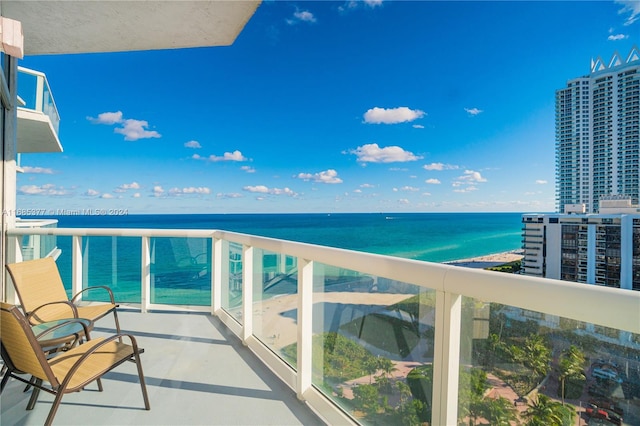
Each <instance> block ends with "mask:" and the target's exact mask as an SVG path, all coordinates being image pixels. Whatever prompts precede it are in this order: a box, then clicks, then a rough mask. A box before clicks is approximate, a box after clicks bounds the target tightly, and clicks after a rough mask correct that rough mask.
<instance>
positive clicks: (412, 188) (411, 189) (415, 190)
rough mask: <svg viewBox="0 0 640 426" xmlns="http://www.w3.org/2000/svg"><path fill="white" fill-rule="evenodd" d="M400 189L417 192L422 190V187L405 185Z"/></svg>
mask: <svg viewBox="0 0 640 426" xmlns="http://www.w3.org/2000/svg"><path fill="white" fill-rule="evenodd" d="M400 191H410V192H417V191H420V188H416V187H415V186H408V185H406V186H403V187H402V188H400Z"/></svg>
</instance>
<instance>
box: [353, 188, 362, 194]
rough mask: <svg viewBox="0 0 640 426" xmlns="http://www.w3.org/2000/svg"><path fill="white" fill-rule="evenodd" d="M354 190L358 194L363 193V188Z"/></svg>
mask: <svg viewBox="0 0 640 426" xmlns="http://www.w3.org/2000/svg"><path fill="white" fill-rule="evenodd" d="M353 192H355V193H356V194H362V189H354V190H353Z"/></svg>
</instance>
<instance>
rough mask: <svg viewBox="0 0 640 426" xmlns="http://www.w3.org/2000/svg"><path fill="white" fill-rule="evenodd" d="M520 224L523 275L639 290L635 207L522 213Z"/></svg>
mask: <svg viewBox="0 0 640 426" xmlns="http://www.w3.org/2000/svg"><path fill="white" fill-rule="evenodd" d="M636 207H637V206H636ZM638 210H640V209H638ZM522 225H523V226H522V235H523V240H522V242H523V248H524V258H523V261H522V270H523V273H524V274H525V275H532V276H538V277H545V278H554V279H561V280H565V281H574V282H581V283H587V284H595V285H602V286H607V287H616V288H621V289H627V290H640V211H638V212H637V213H635V214H622V213H612V214H525V215H523V216H522Z"/></svg>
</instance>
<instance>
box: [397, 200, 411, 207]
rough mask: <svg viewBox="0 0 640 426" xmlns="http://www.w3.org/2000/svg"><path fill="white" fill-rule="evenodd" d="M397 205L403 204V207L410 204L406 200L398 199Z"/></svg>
mask: <svg viewBox="0 0 640 426" xmlns="http://www.w3.org/2000/svg"><path fill="white" fill-rule="evenodd" d="M398 203H399V204H405V205H407V204H411V202H410V201H409V200H407V199H406V198H400V199H399V200H398Z"/></svg>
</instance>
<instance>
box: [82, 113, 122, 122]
mask: <svg viewBox="0 0 640 426" xmlns="http://www.w3.org/2000/svg"><path fill="white" fill-rule="evenodd" d="M87 119H88V120H89V121H91V122H92V123H94V124H109V125H112V124H116V123H120V122H122V111H116V112H103V113H102V114H98V118H93V117H87Z"/></svg>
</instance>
